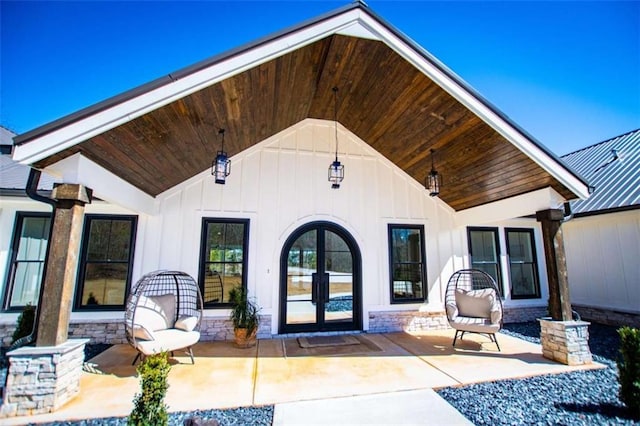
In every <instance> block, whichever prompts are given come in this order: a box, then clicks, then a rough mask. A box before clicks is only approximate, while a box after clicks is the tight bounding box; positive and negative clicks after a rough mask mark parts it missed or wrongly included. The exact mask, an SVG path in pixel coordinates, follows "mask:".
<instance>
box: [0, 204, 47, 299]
mask: <svg viewBox="0 0 640 426" xmlns="http://www.w3.org/2000/svg"><path fill="white" fill-rule="evenodd" d="M50 228H51V214H49V213H26V212H18V213H17V214H16V225H15V229H14V231H13V241H12V244H11V254H10V257H9V267H8V270H9V274H8V278H7V285H6V289H7V293H6V296H5V304H4V305H5V308H6V309H8V310H21V309H22V308H23V307H24V306H26V305H27V304H31V305H36V304H37V303H38V297H39V295H40V285H41V283H42V273H43V270H44V261H45V256H46V254H47V243H48V241H49V232H50Z"/></svg>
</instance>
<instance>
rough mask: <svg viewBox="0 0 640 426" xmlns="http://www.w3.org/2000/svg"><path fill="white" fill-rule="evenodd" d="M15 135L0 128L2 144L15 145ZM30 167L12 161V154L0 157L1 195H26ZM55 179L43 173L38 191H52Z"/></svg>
mask: <svg viewBox="0 0 640 426" xmlns="http://www.w3.org/2000/svg"><path fill="white" fill-rule="evenodd" d="M14 136H15V133H13V132H12V131H10V130H8V129H6V128H4V127H1V126H0V144H2V145H13V137H14ZM29 169H30V167H29V166H24V165H22V164H19V163H17V162H15V161H13V160H12V159H11V154H2V155H0V195H24V196H26V194H25V193H24V189H25V188H26V187H27V178H28V177H29ZM54 182H59V179H54V178H53V177H52V176H51V175H48V174H46V173H43V174H42V176H41V177H40V182H39V184H38V189H40V190H49V191H50V190H51V189H53V184H54Z"/></svg>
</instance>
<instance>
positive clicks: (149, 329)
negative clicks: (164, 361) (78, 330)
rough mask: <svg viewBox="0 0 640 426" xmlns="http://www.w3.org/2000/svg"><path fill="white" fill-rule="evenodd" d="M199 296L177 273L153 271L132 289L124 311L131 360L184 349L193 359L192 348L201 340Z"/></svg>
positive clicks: (190, 282) (187, 279) (184, 276)
mask: <svg viewBox="0 0 640 426" xmlns="http://www.w3.org/2000/svg"><path fill="white" fill-rule="evenodd" d="M202 307H203V304H202V295H201V293H200V288H199V286H198V283H197V282H196V281H195V280H194V279H193V278H192V277H191V276H189V275H188V274H186V273H184V272H179V271H154V272H151V273H148V274H146V275H145V276H143V277H142V278H140V280H138V282H137V283H136V284H135V285H134V286H133V289H132V291H131V294H129V298H128V299H127V305H126V310H125V331H126V336H127V341H128V342H129V343H130V344H131V346H133V347H134V348H135V349H136V350H137V351H138V354H137V355H136V358H135V359H134V360H133V364H135V363H136V361H137V360H138V358H140V357H142V358H144V357H145V356H148V355H151V354H155V353H160V352H171V355H172V356H173V351H176V350H184V351H185V353H187V354H188V355H189V356H190V357H191V363H192V364H193V363H195V361H194V359H193V351H192V349H191V348H192V347H193V345H195V344H196V343H197V342H198V341H199V340H200V323H201V321H202Z"/></svg>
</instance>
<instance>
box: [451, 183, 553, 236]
mask: <svg viewBox="0 0 640 426" xmlns="http://www.w3.org/2000/svg"><path fill="white" fill-rule="evenodd" d="M563 200H564V199H563V198H562V196H561V195H560V194H558V193H557V192H556V191H555V190H553V189H552V188H542V189H538V190H537V191H533V192H529V193H527V194H522V195H516V196H515V197H511V198H507V199H504V200H499V201H494V202H493V203H489V204H483V205H481V206H478V207H472V208H469V209H464V210H460V211H458V212H455V213H454V222H455V225H456V227H460V226H468V225H473V226H477V225H482V224H485V223H492V222H499V221H502V220H508V219H515V218H518V217H523V216H529V215H533V214H535V213H536V212H538V211H540V210H547V209H559V208H561V207H562V203H563Z"/></svg>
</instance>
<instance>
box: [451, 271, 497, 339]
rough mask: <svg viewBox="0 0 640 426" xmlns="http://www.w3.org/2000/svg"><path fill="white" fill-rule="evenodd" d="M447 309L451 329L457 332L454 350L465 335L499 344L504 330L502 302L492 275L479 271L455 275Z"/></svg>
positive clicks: (461, 272)
mask: <svg viewBox="0 0 640 426" xmlns="http://www.w3.org/2000/svg"><path fill="white" fill-rule="evenodd" d="M445 309H446V312H447V320H448V321H449V325H451V327H453V328H454V329H455V330H456V334H455V336H454V338H453V346H455V345H456V341H457V340H458V337H460V340H462V338H463V337H464V334H465V333H477V334H483V335H486V336H488V337H489V339H490V340H491V341H492V342H493V343H495V344H496V346H497V347H498V350H500V345H499V344H498V340H497V339H496V333H497V332H498V331H500V329H502V316H503V314H502V298H501V296H500V291H499V290H498V286H497V285H496V282H495V281H494V280H493V278H492V277H491V275H489V274H487V273H486V272H484V271H481V270H479V269H462V270H460V271H457V272H455V273H454V274H453V275H452V276H451V278H449V282H448V283H447V290H446V293H445Z"/></svg>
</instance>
